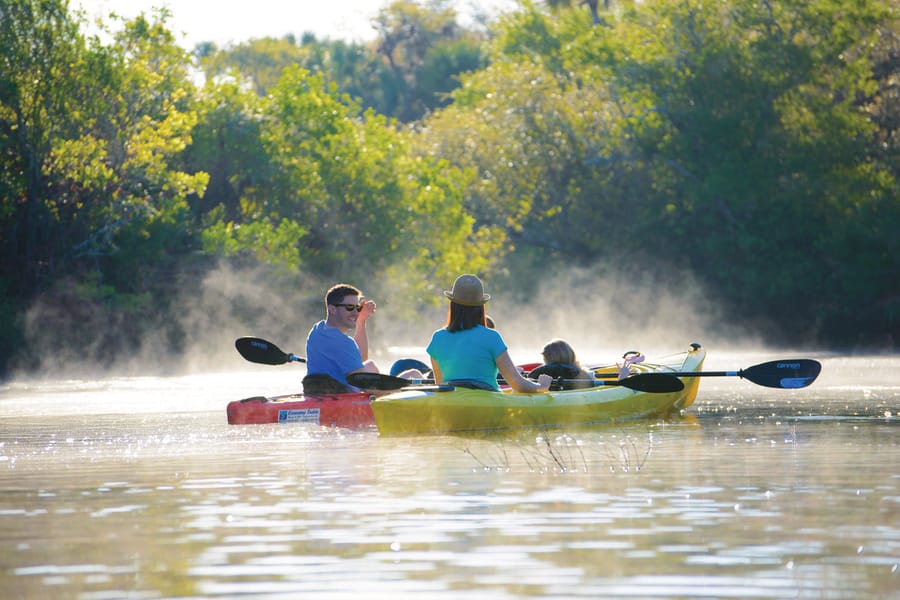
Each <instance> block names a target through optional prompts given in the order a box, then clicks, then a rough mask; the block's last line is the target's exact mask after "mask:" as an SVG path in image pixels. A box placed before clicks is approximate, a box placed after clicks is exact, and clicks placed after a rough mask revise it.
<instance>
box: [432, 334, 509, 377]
mask: <svg viewBox="0 0 900 600" xmlns="http://www.w3.org/2000/svg"><path fill="white" fill-rule="evenodd" d="M505 350H506V342H504V341H503V336H501V335H500V333H498V332H497V331H496V330H494V329H488V328H487V327H484V326H483V325H476V326H475V327H473V328H471V329H465V330H463V331H456V332H454V333H450V332H449V331H447V330H446V329H438V330H437V331H435V332H434V334H433V335H432V336H431V342H430V343H429V344H428V348H427V349H426V351H427V352H428V354H429V356H431V358H433V359H434V360H435V361H436V362H437V364H438V366H439V367H440V369H441V376H442V377H443V378H444V381H449V380H451V379H472V380H475V381H478V382H479V383H483V384H485V385H487V386H490V387H491V388H493V389H496V390H499V389H500V388H499V387H498V386H497V357H498V356H500V355H501V354H503V352H504V351H505Z"/></svg>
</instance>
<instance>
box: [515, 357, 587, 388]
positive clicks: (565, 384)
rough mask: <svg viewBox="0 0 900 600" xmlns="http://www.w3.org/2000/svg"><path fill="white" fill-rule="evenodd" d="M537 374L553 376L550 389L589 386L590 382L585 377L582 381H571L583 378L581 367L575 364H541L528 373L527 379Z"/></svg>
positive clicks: (534, 377)
mask: <svg viewBox="0 0 900 600" xmlns="http://www.w3.org/2000/svg"><path fill="white" fill-rule="evenodd" d="M539 375H549V376H550V377H552V378H553V383H552V384H550V389H551V390H552V391H559V390H577V389H581V388H588V387H591V382H590V381H588V380H586V379H585V380H583V381H573V380H582V379H584V374H583V373H582V372H581V369H579V368H578V367H576V366H575V365H565V364H562V363H550V364H546V365H541V366H540V367H538V368H536V369H533V370H532V371H531V372H530V373H528V377H529V379H537V378H538V376H539ZM567 380H568V381H567Z"/></svg>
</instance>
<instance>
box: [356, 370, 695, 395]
mask: <svg viewBox="0 0 900 600" xmlns="http://www.w3.org/2000/svg"><path fill="white" fill-rule="evenodd" d="M585 381H588V380H585V379H563V380H561V381H558V382H560V383H575V382H585ZM347 383H349V384H350V385H353V386H356V387H358V388H363V389H367V390H399V389H401V388H405V387H410V386H415V385H419V384H428V385H433V384H434V380H433V379H404V378H402V377H393V376H392V375H384V374H382V373H351V374H349V375H347ZM498 383H504V382H503V381H502V380H500V381H498ZM590 383H591V384H592V385H594V386H606V385H610V386H612V385H615V386H622V387H626V388H628V389H631V390H636V391H638V392H652V393H657V394H668V393H670V392H680V391H681V390H683V389H684V383H682V381H681V380H680V379H678V378H677V377H675V376H673V375H670V374H668V373H637V374H635V375H630V376H628V377H626V378H624V379H620V380H618V381H603V380H596V379H595V380H590Z"/></svg>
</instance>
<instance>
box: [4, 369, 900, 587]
mask: <svg viewBox="0 0 900 600" xmlns="http://www.w3.org/2000/svg"><path fill="white" fill-rule="evenodd" d="M770 358H771V357H770V356H755V355H731V356H729V355H723V356H719V357H715V355H712V356H711V357H710V360H709V361H708V363H707V365H706V369H708V370H715V369H731V368H734V367H736V366H747V365H750V364H752V363H754V362H761V361H764V360H769V359H770ZM822 360H823V364H824V370H823V373H822V375H821V376H820V378H819V380H818V381H817V382H816V383H815V384H814V385H813V386H811V387H809V388H806V389H802V390H771V389H768V388H762V387H759V386H756V385H753V384H752V383H750V382H748V381H741V380H740V379H738V378H735V377H730V378H706V379H704V380H703V382H702V384H701V387H700V394H699V396H698V398H697V401H696V403H695V405H694V406H693V407H691V409H690V410H688V411H687V414H685V415H684V416H682V417H680V418H675V419H671V420H669V421H666V422H661V421H660V422H657V421H652V422H635V423H625V424H618V425H615V426H613V425H607V426H595V427H586V428H580V429H572V430H566V431H555V430H549V431H507V432H497V433H494V434H490V435H479V436H418V437H380V436H379V435H378V433H377V431H376V430H375V429H374V427H366V428H362V429H359V430H351V429H337V428H321V427H318V426H315V425H311V424H301V423H295V424H286V425H246V426H236V425H228V424H227V422H226V420H225V411H224V407H225V404H226V403H227V402H228V401H229V400H233V399H239V398H245V397H250V396H256V395H260V394H262V395H276V394H283V393H288V392H292V391H295V390H296V388H297V387H298V386H299V381H300V379H301V377H302V370H298V369H294V368H290V367H286V368H260V369H258V370H249V371H244V372H238V373H230V374H208V375H194V376H186V377H170V378H154V377H146V378H110V379H86V380H83V381H81V380H69V381H34V382H12V383H9V384H6V385H5V386H3V387H2V388H0V531H2V533H0V536H2V539H0V541H2V548H3V550H2V551H0V565H2V568H0V590H3V597H5V598H33V597H79V598H110V597H160V596H163V597H234V596H238V595H245V596H249V597H254V598H256V597H275V596H282V595H287V596H303V595H314V596H317V597H351V596H352V597H360V596H364V597H394V596H396V595H406V594H408V595H415V596H416V597H417V598H418V597H426V598H427V597H438V596H440V597H447V598H449V597H452V598H459V597H463V598H465V597H486V596H489V597H491V598H522V597H542V598H550V597H559V598H574V597H584V598H588V597H590V598H593V597H598V596H603V597H623V598H627V597H642V598H645V597H656V598H684V597H709V598H747V597H754V598H796V597H798V596H799V597H832V598H860V597H877V598H881V597H885V598H886V597H896V596H895V594H896V590H897V589H898V584H900V580H898V577H900V573H898V562H900V521H898V518H897V515H898V514H900V493H898V482H900V471H898V467H897V465H898V464H900V451H898V442H897V440H898V438H897V431H898V430H897V423H898V420H897V418H896V414H897V411H898V408H900V381H898V378H897V375H896V373H897V372H898V367H900V359H897V358H893V357H887V358H885V357H862V358H839V357H833V358H832V357H826V358H823V359H822Z"/></svg>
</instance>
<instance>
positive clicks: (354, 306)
mask: <svg viewBox="0 0 900 600" xmlns="http://www.w3.org/2000/svg"><path fill="white" fill-rule="evenodd" d="M332 306H343V307H344V308H346V309H347V312H353V311H354V310H355V311H358V312H362V309H363V305H362V304H332Z"/></svg>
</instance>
